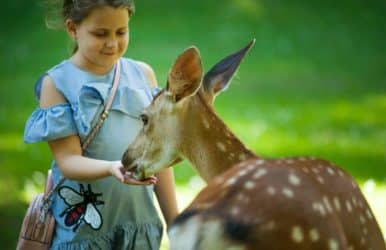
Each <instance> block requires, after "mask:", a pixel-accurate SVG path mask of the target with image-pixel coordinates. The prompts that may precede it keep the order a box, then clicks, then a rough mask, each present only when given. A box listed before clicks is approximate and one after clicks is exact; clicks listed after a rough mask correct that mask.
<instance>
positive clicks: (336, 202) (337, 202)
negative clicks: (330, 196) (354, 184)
mask: <svg viewBox="0 0 386 250" xmlns="http://www.w3.org/2000/svg"><path fill="white" fill-rule="evenodd" d="M334 205H335V208H336V210H337V211H340V201H339V198H338V197H334Z"/></svg>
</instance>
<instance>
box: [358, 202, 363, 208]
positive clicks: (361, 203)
mask: <svg viewBox="0 0 386 250" xmlns="http://www.w3.org/2000/svg"><path fill="white" fill-rule="evenodd" d="M359 207H360V208H363V202H362V201H361V200H360V201H359Z"/></svg>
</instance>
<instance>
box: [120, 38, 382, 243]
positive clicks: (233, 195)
mask: <svg viewBox="0 0 386 250" xmlns="http://www.w3.org/2000/svg"><path fill="white" fill-rule="evenodd" d="M253 44H254V40H253V41H252V42H251V43H249V44H248V45H247V46H246V47H245V48H243V49H241V50H239V51H238V52H236V53H234V54H232V55H230V56H228V57H226V58H224V59H223V60H221V61H220V62H219V63H218V64H216V65H215V66H214V67H213V68H212V69H211V70H210V71H209V72H208V73H206V74H205V76H203V69H202V65H201V58H200V55H199V52H198V50H197V49H196V48H194V47H191V48H188V49H187V50H185V51H184V52H183V53H182V54H181V55H180V56H179V57H178V58H177V59H176V61H175V63H174V65H173V67H172V68H171V70H170V73H169V75H168V83H167V86H166V88H165V89H164V90H162V91H161V92H160V93H159V94H158V95H157V96H156V97H155V98H154V100H153V102H152V104H151V105H150V106H149V107H148V108H146V109H145V111H144V112H143V114H142V116H141V118H142V120H143V128H142V130H141V132H140V133H139V135H138V136H137V138H136V140H135V141H134V142H133V143H132V144H131V145H130V146H129V147H128V150H127V151H126V152H125V154H124V156H123V158H122V162H123V164H124V165H125V167H126V168H127V169H128V170H130V171H132V172H133V173H134V175H135V176H136V177H137V178H138V179H142V178H145V177H147V176H150V175H152V174H154V173H156V172H158V171H160V170H161V169H163V168H166V167H169V166H171V165H173V163H175V162H177V161H179V159H181V158H184V159H187V160H189V161H190V162H191V163H192V165H193V166H194V167H195V168H196V170H197V171H198V173H199V174H200V176H201V177H202V178H203V179H204V180H205V181H206V182H207V186H206V187H205V188H204V189H203V190H202V191H201V192H200V193H199V194H198V195H197V197H196V198H195V199H194V200H193V202H192V203H191V204H190V205H189V206H188V207H187V208H186V209H185V210H184V211H183V212H182V213H181V214H180V215H179V216H178V217H177V218H176V220H175V221H174V223H173V225H172V226H171V228H170V229H169V232H168V233H169V239H170V246H171V249H173V250H217V249H218V250H224V249H228V250H230V249H232V250H252V249H272V250H281V249H283V250H288V249H329V250H338V249H340V250H342V249H344V250H346V249H347V250H349V249H352V250H354V249H355V250H358V249H366V250H370V249H372V250H385V249H386V246H385V240H384V238H383V236H382V233H381V230H380V227H379V225H378V223H377V221H376V219H375V217H374V214H373V212H372V211H371V208H370V206H369V205H368V203H367V202H366V199H365V197H364V196H363V194H362V193H361V191H360V189H359V188H358V185H357V184H356V182H355V180H354V179H353V178H352V177H351V176H350V175H349V174H348V173H347V172H345V171H344V170H343V169H341V168H340V167H338V166H336V165H335V164H333V163H331V162H328V161H326V160H322V159H315V158H310V157H297V158H279V159H262V158H260V157H259V156H257V155H256V154H255V153H253V152H252V151H251V150H249V149H248V148H247V147H246V146H245V145H244V144H243V143H242V142H241V141H240V140H239V139H238V138H237V137H236V136H235V135H234V134H233V133H232V132H231V131H230V130H229V129H228V127H227V126H226V125H225V124H224V122H223V121H222V120H221V119H220V118H219V117H218V116H217V115H216V113H215V111H214V109H213V105H212V103H213V101H214V99H215V97H216V95H217V94H218V93H220V92H221V91H222V90H224V89H225V88H226V87H227V86H228V85H229V83H230V80H231V78H232V76H233V74H234V72H235V71H236V69H237V68H238V66H239V64H240V62H241V60H242V59H243V57H244V56H245V54H246V53H247V52H248V50H249V49H250V48H251V47H252V46H253Z"/></svg>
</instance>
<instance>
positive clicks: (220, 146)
mask: <svg viewBox="0 0 386 250" xmlns="http://www.w3.org/2000/svg"><path fill="white" fill-rule="evenodd" d="M216 146H217V148H218V149H220V151H221V152H225V151H226V150H227V148H226V147H225V145H224V144H223V143H221V142H217V143H216Z"/></svg>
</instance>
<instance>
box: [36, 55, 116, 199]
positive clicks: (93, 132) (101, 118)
mask: <svg viewBox="0 0 386 250" xmlns="http://www.w3.org/2000/svg"><path fill="white" fill-rule="evenodd" d="M120 75H121V64H120V61H119V60H118V61H117V66H116V68H115V75H114V81H113V87H112V89H111V94H110V98H109V100H108V101H107V103H106V105H105V108H104V109H103V112H102V113H101V115H100V116H99V119H98V121H97V123H96V124H95V126H94V127H93V128H92V129H91V131H90V133H89V134H88V135H87V136H86V139H85V140H84V141H83V143H82V146H81V147H82V151H83V152H84V150H85V149H86V148H87V146H88V145H89V144H90V142H91V141H92V140H93V139H94V138H95V136H96V134H97V132H98V131H99V129H100V128H101V126H102V124H103V122H104V121H105V120H106V119H107V116H108V114H109V110H110V107H111V104H112V103H113V100H114V97H115V93H116V92H117V89H118V84H119V77H120ZM65 180H66V178H65V177H61V178H60V180H59V182H58V184H56V186H55V187H54V188H53V189H51V190H44V203H47V205H48V206H49V198H50V197H51V195H52V194H53V193H55V192H57V191H58V189H59V187H60V186H61V185H62V184H63V182H64V181H65ZM43 206H44V205H43Z"/></svg>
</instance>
